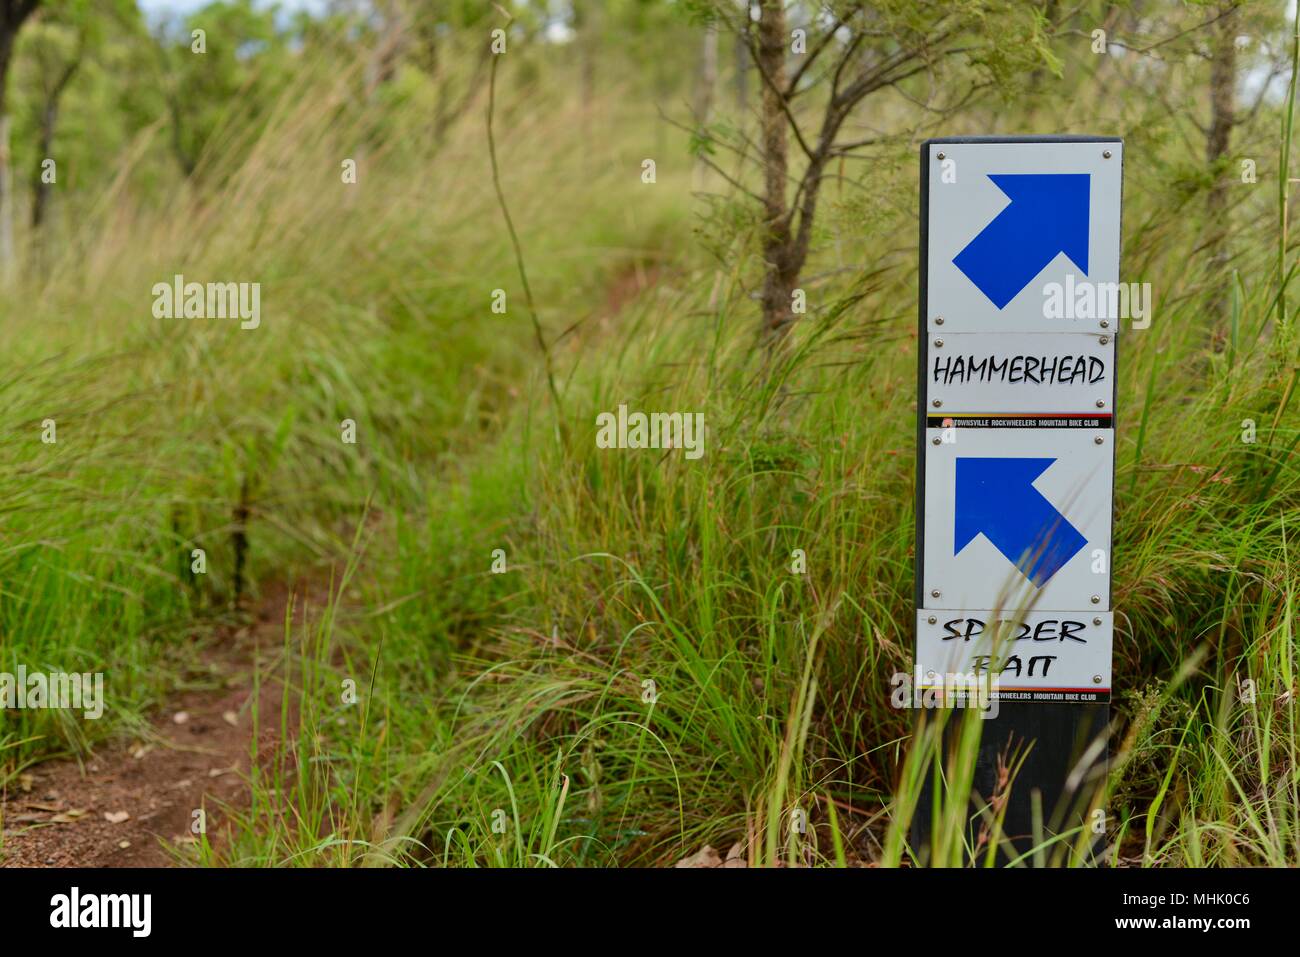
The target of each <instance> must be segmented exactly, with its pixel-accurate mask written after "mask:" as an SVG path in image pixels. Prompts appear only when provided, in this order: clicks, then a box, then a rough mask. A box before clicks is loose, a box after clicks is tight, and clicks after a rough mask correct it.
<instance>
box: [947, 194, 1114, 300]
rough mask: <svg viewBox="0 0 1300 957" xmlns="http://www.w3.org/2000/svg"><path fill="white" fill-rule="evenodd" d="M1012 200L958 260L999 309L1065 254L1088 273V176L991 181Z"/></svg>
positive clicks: (970, 243)
mask: <svg viewBox="0 0 1300 957" xmlns="http://www.w3.org/2000/svg"><path fill="white" fill-rule="evenodd" d="M989 179H991V180H992V181H993V185H995V186H997V188H998V189H1000V190H1002V192H1004V193H1005V194H1006V195H1007V198H1009V199H1010V200H1011V202H1010V204H1008V205H1007V206H1005V207H1004V208H1003V210H1002V212H1000V213H998V215H997V216H996V217H994V219H993V222H991V223H989V224H988V225H987V226H985V227H984V229H983V230H981V231H980V234H979V235H978V236H976V237H975V238H974V239H972V240H971V241H970V242H969V243H967V245H966V248H965V249H963V250H962V251H961V252H959V253H958V254H957V255H956V257H955V258H954V259H953V264H954V265H955V266H956V267H957V268H958V269H960V270H961V271H962V272H963V273H964V274H965V275H966V278H967V279H969V280H970V281H971V282H973V283H974V284H975V285H976V286H978V287H979V289H980V291H981V292H982V293H984V295H986V296H988V297H989V300H990V301H991V302H992V303H993V305H995V306H997V307H998V308H999V309H1001V308H1002V307H1004V306H1005V305H1006V304H1007V303H1009V302H1010V301H1011V300H1012V299H1014V298H1016V295H1017V294H1018V293H1019V292H1020V290H1022V289H1024V288H1025V287H1026V286H1027V285H1029V283H1030V282H1031V281H1032V280H1033V278H1034V277H1035V276H1037V275H1038V274H1039V273H1040V272H1042V271H1043V268H1044V267H1045V266H1046V265H1047V264H1048V263H1050V262H1051V261H1052V260H1053V259H1055V258H1056V254H1057V253H1065V255H1066V256H1067V257H1069V259H1070V261H1071V262H1073V263H1074V264H1075V265H1076V266H1078V267H1079V268H1080V269H1082V270H1083V272H1084V274H1085V275H1086V274H1087V272H1088V187H1089V183H1090V174H1088V173H1004V174H1001V175H998V176H994V175H991V174H990V175H989Z"/></svg>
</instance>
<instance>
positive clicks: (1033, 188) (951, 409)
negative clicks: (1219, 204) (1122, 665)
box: [916, 137, 1150, 703]
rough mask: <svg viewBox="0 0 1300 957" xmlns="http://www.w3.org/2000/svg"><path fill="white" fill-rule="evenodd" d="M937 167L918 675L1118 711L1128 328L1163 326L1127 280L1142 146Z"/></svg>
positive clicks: (984, 153)
mask: <svg viewBox="0 0 1300 957" xmlns="http://www.w3.org/2000/svg"><path fill="white" fill-rule="evenodd" d="M922 164H923V174H922V175H923V183H922V196H923V200H924V209H925V221H924V222H923V224H922V247H923V251H922V266H923V275H924V281H923V285H922V289H921V315H920V327H919V336H920V342H919V345H920V350H919V352H920V356H919V362H920V370H919V388H920V394H919V395H918V404H919V405H920V407H921V409H922V415H923V418H922V420H921V422H920V423H919V426H918V430H919V431H918V435H919V441H920V443H921V446H920V449H919V451H918V457H919V462H920V483H921V487H920V488H919V489H918V495H917V510H918V516H917V522H918V526H919V527H918V534H917V550H918V556H917V598H918V600H917V608H918V617H917V657H916V663H917V666H918V668H920V669H922V670H923V671H924V672H927V673H928V672H931V671H934V672H936V673H941V674H942V673H953V674H970V673H972V672H974V673H976V674H979V673H981V672H992V673H994V675H995V676H996V677H997V678H998V682H999V686H1000V687H1001V688H1003V689H1008V690H1011V691H1015V692H1017V693H1018V692H1020V691H1024V692H1025V693H1026V694H1027V695H1030V696H1032V698H1033V700H1055V701H1063V702H1078V703H1093V702H1098V701H1107V700H1109V692H1110V658H1111V624H1112V621H1111V613H1110V612H1111V608H1110V567H1111V521H1112V507H1113V506H1112V498H1113V496H1112V489H1113V484H1114V456H1115V442H1114V437H1115V431H1114V416H1115V409H1114V402H1115V396H1116V382H1115V376H1116V343H1117V340H1116V333H1117V332H1119V330H1120V324H1121V321H1123V320H1125V319H1131V320H1132V321H1133V324H1134V325H1136V326H1138V327H1141V325H1142V322H1144V321H1145V320H1146V319H1148V318H1149V314H1150V304H1149V302H1147V301H1145V300H1143V299H1141V298H1139V289H1138V287H1136V286H1133V287H1128V286H1123V285H1120V282H1119V249H1120V199H1121V194H1120V189H1121V182H1122V164H1123V144H1122V143H1120V142H1118V141H1114V140H1103V139H1089V138H1065V137H1059V138H1055V139H1051V138H1049V139H1032V140H1031V139H1026V140H1005V139H987V140H981V139H978V138H972V139H965V140H949V141H931V142H928V143H926V144H925V145H924V146H923V147H922ZM1139 320H1141V322H1140V321H1139ZM989 609H1010V610H1014V611H1012V612H1011V613H1010V614H1007V613H1003V612H994V611H990V610H989ZM1008 619H1014V621H1008ZM998 622H1003V624H1002V625H999V624H997V623H998ZM995 633H998V634H1003V633H1006V634H1009V635H1010V637H1009V638H1008V640H1007V641H1006V642H1005V644H1007V645H1008V646H1009V648H1010V651H1008V652H1006V653H1005V654H1004V653H1003V652H1002V651H1000V650H998V649H995V648H994V647H993V640H992V636H993V635H994V634H995Z"/></svg>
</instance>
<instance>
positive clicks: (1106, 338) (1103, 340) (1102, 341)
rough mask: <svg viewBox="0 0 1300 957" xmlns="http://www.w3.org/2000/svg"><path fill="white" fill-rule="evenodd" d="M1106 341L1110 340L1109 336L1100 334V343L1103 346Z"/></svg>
mask: <svg viewBox="0 0 1300 957" xmlns="http://www.w3.org/2000/svg"><path fill="white" fill-rule="evenodd" d="M1108 342H1110V336H1102V337H1101V344H1102V345H1103V346H1104V345H1106V343H1108Z"/></svg>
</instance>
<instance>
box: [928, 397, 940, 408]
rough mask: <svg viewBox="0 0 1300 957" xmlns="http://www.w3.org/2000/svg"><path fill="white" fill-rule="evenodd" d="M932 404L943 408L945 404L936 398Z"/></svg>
mask: <svg viewBox="0 0 1300 957" xmlns="http://www.w3.org/2000/svg"><path fill="white" fill-rule="evenodd" d="M930 404H931V405H932V406H934V407H935V408H936V409H938V408H941V407H942V406H943V402H941V401H940V400H939V399H935V400H934V401H933V402H931V403H930Z"/></svg>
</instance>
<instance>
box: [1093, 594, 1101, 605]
mask: <svg viewBox="0 0 1300 957" xmlns="http://www.w3.org/2000/svg"><path fill="white" fill-rule="evenodd" d="M1092 603H1093V604H1094V605H1100V604H1101V596H1100V595H1093V596H1092Z"/></svg>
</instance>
